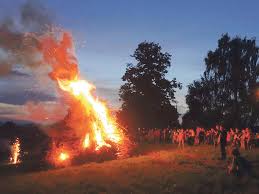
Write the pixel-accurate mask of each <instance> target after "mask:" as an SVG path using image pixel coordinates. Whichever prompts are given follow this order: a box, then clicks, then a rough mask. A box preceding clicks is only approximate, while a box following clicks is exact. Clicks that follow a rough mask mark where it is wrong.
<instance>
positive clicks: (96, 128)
mask: <svg viewBox="0 0 259 194" xmlns="http://www.w3.org/2000/svg"><path fill="white" fill-rule="evenodd" d="M58 84H59V86H60V88H61V89H62V90H64V91H66V92H69V93H70V94H72V95H73V96H74V97H75V98H77V99H78V100H79V101H80V102H81V103H82V105H83V107H84V108H85V109H86V111H87V112H90V113H92V114H93V118H94V119H92V125H90V126H92V128H91V130H90V131H92V135H93V137H94V139H93V141H94V142H95V144H96V147H95V150H99V149H100V148H101V147H103V146H107V147H111V145H110V144H109V143H108V142H113V143H116V144H118V143H121V141H122V133H121V131H120V129H119V128H118V127H117V126H116V122H115V120H114V119H113V118H112V117H111V116H110V115H109V111H108V109H107V107H106V106H105V104H104V103H103V102H100V101H99V100H98V99H97V98H95V97H94V96H93V94H92V92H93V90H94V89H95V87H94V86H93V85H92V84H90V83H88V82H87V81H85V80H77V79H75V80H71V81H70V80H58ZM89 145H90V135H89V134H87V135H86V136H85V139H84V145H83V147H85V148H86V147H89Z"/></svg>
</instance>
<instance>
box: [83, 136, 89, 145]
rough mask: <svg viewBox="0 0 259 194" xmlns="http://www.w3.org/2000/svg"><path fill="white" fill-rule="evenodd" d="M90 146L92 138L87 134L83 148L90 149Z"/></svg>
mask: <svg viewBox="0 0 259 194" xmlns="http://www.w3.org/2000/svg"><path fill="white" fill-rule="evenodd" d="M89 146H90V136H89V134H88V133H87V134H86V135H85V139H84V143H83V147H84V148H88V147H89Z"/></svg>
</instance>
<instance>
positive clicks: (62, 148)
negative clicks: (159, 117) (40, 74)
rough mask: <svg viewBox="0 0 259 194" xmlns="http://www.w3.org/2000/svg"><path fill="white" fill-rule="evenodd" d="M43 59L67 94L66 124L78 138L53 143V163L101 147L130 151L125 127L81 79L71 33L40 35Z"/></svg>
mask: <svg viewBox="0 0 259 194" xmlns="http://www.w3.org/2000/svg"><path fill="white" fill-rule="evenodd" d="M38 40H39V42H40V51H41V53H42V55H43V57H44V60H45V61H46V62H47V63H48V64H49V65H50V66H51V67H52V71H51V72H50V74H49V76H50V77H51V78H52V79H53V80H54V81H56V83H57V86H58V88H59V89H60V90H59V91H60V93H61V94H62V95H64V96H66V95H68V96H67V98H69V100H68V105H69V110H70V116H69V117H67V119H66V125H68V126H69V127H70V128H72V129H73V132H72V133H70V135H71V136H72V137H76V138H75V139H77V141H75V142H73V143H72V144H74V145H73V146H72V145H71V143H68V142H65V141H64V142H62V143H61V145H59V146H53V147H52V149H53V150H52V152H51V153H50V155H51V156H50V161H51V162H52V163H53V164H54V165H60V164H62V165H63V164H65V163H70V160H72V159H73V158H74V157H76V156H77V155H80V154H82V153H83V152H84V151H86V150H87V151H88V152H89V151H91V152H99V151H100V150H102V148H104V147H105V148H113V149H115V150H116V155H117V156H123V155H125V154H126V152H127V142H128V139H127V138H126V136H125V134H124V132H123V130H122V128H121V127H120V126H119V125H118V124H117V122H116V120H115V118H114V117H113V116H112V115H111V113H110V111H109V109H108V108H107V106H106V104H105V102H103V101H101V100H99V99H98V98H97V97H95V96H94V90H95V86H94V85H92V84H90V83H89V82H87V81H86V80H82V79H80V78H79V71H78V65H77V60H76V57H75V55H74V48H73V40H72V36H71V35H70V34H69V33H67V32H61V33H59V35H58V36H53V34H51V35H50V34H48V35H44V36H42V37H40V38H38Z"/></svg>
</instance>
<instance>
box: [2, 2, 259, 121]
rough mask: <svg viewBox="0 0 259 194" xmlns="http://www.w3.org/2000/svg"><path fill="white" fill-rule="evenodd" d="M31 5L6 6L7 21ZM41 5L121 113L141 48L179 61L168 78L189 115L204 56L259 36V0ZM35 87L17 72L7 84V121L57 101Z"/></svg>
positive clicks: (90, 77)
mask: <svg viewBox="0 0 259 194" xmlns="http://www.w3.org/2000/svg"><path fill="white" fill-rule="evenodd" d="M24 2H26V0H12V1H9V0H0V17H4V16H7V15H12V16H14V17H15V15H17V12H18V9H19V6H21V5H22V4H23V3H24ZM41 4H42V5H43V6H44V7H46V9H47V10H48V12H49V13H50V14H51V17H52V19H53V21H54V22H55V23H56V24H57V25H58V26H60V27H62V28H64V29H67V30H68V31H70V32H71V33H72V34H73V37H74V39H75V46H76V55H77V57H78V61H79V68H80V72H81V76H82V77H83V78H85V79H87V80H88V81H90V82H92V83H94V84H95V85H96V88H97V95H98V96H100V97H101V98H103V99H106V100H107V102H108V104H109V105H110V106H111V107H114V108H119V106H120V102H119V97H118V90H119V88H120V86H121V85H122V84H123V82H122V80H121V77H122V76H123V74H124V73H125V69H126V65H127V63H133V64H134V63H135V61H134V59H133V58H132V57H130V55H131V54H133V52H134V50H135V49H136V48H137V45H138V44H139V43H140V42H142V41H153V42H156V43H159V44H160V45H161V47H162V49H163V51H164V52H168V53H170V54H171V55H172V60H171V62H172V67H171V68H170V69H169V73H168V75H167V78H168V79H172V78H174V77H176V79H177V80H178V81H179V82H181V83H182V84H183V89H182V90H177V92H176V100H177V102H178V103H177V107H178V111H179V112H180V113H182V114H183V113H184V112H186V110H187V109H188V107H187V105H186V103H185V95H186V94H187V85H188V84H190V83H192V82H193V80H196V79H199V78H200V76H201V75H202V73H203V71H204V69H205V65H204V58H205V57H206V54H207V52H208V51H209V50H213V49H215V48H216V46H217V40H218V39H219V38H220V37H221V35H222V34H224V33H228V34H229V35H230V36H232V37H234V36H237V35H238V36H242V37H244V36H246V37H248V38H253V37H258V35H259V23H258V21H259V14H258V7H259V1H257V0H246V1H244V0H228V1H227V0H217V1H210V0H195V1H187V0H179V1H176V0H160V1H159V0H130V1H128V0H102V1H101V0H92V1H90V0H73V1H72V0H66V1H64V0H44V1H41ZM0 65H1V64H0ZM31 82H32V81H31V79H28V78H26V76H25V75H17V73H16V72H13V74H11V75H9V77H4V78H0V109H1V111H0V115H2V116H9V117H12V115H14V116H18V117H19V115H20V114H24V112H23V111H22V110H23V108H24V106H25V105H27V104H26V103H27V101H30V102H32V104H33V103H34V104H35V105H37V104H38V103H41V102H47V103H51V102H52V101H55V100H54V99H53V98H52V96H51V95H49V94H46V91H48V88H47V90H46V88H44V92H45V93H44V92H39V91H42V88H40V87H41V86H39V84H37V83H36V81H33V87H29V86H28V83H31ZM32 88H33V89H32ZM17 91H19V93H17ZM44 94H46V95H44ZM37 110H38V109H37V108H35V111H37ZM50 111H52V110H50ZM0 117H1V116H0Z"/></svg>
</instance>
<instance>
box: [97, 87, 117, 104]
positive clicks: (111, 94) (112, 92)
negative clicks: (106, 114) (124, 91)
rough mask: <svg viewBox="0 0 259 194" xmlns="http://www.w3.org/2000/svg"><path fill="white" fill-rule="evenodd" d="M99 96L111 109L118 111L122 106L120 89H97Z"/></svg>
mask: <svg viewBox="0 0 259 194" xmlns="http://www.w3.org/2000/svg"><path fill="white" fill-rule="evenodd" d="M96 93H97V96H98V97H100V98H101V99H102V100H104V101H106V102H107V104H108V106H110V107H111V108H115V109H118V108H119V107H120V105H121V102H120V101H119V89H118V88H115V87H105V86H100V87H98V86H97V87H96Z"/></svg>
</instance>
